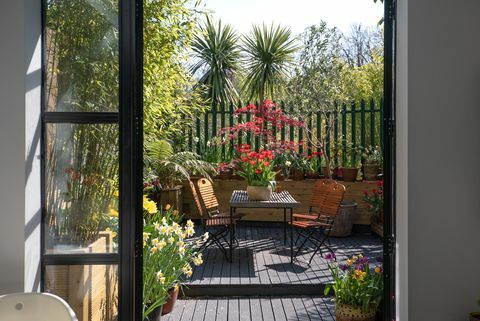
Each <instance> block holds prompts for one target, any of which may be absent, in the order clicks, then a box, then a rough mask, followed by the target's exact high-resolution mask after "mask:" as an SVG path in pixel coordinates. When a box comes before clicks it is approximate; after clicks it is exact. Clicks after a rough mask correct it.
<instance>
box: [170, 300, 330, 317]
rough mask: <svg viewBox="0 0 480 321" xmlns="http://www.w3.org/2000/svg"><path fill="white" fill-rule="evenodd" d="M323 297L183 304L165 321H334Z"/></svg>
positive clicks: (190, 302)
mask: <svg viewBox="0 0 480 321" xmlns="http://www.w3.org/2000/svg"><path fill="white" fill-rule="evenodd" d="M329 300H330V299H328V298H322V297H309V296H301V297H292V298H291V297H281V298H280V297H251V298H246V297H242V298H215V299H204V298H199V299H182V300H179V301H178V302H177V304H176V306H175V308H174V310H173V312H172V313H170V314H169V315H166V316H163V317H162V320H168V321H171V320H172V321H173V320H181V321H199V320H202V321H334V320H335V318H334V317H333V316H334V315H335V308H334V304H333V303H332V302H329Z"/></svg>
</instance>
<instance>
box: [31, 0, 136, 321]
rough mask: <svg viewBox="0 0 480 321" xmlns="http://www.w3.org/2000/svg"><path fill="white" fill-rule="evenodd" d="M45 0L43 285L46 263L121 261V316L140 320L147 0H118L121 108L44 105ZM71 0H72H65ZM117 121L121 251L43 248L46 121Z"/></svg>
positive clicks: (125, 319) (122, 320)
mask: <svg viewBox="0 0 480 321" xmlns="http://www.w3.org/2000/svg"><path fill="white" fill-rule="evenodd" d="M47 1H48V0H42V13H41V14H42V91H41V106H42V107H41V108H42V117H41V123H42V124H41V125H42V126H41V127H42V134H41V135H42V142H41V151H40V152H41V200H42V210H41V211H42V218H41V244H40V247H41V249H40V250H41V259H40V264H41V291H45V285H44V275H45V270H46V266H48V265H110V264H113V265H118V275H119V284H118V289H119V294H118V304H119V311H118V312H119V319H118V320H119V321H141V316H142V310H141V305H142V232H143V220H142V216H143V209H142V189H143V182H142V176H143V92H142V90H143V88H142V86H143V47H142V46H143V1H142V0H119V1H118V5H119V7H118V9H119V13H118V21H119V66H120V68H119V110H118V112H85V113H84V112H49V111H46V102H45V92H44V91H45V81H46V72H47V68H46V67H47V62H46V55H45V49H46V44H45V40H46V37H45V35H46V9H47ZM67 1H71V0H67ZM52 123H64V124H118V126H119V145H120V146H119V192H120V194H119V195H120V196H119V218H120V220H119V252H118V253H106V254H45V239H44V236H45V217H46V214H47V213H46V197H45V182H46V179H45V165H46V164H45V128H46V125H47V124H52Z"/></svg>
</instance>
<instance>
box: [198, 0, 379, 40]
mask: <svg viewBox="0 0 480 321" xmlns="http://www.w3.org/2000/svg"><path fill="white" fill-rule="evenodd" d="M203 4H204V6H205V8H206V9H209V10H212V11H213V12H214V17H215V18H219V17H220V18H221V19H222V21H223V22H225V23H229V24H231V25H233V26H234V27H235V29H236V30H237V31H238V32H239V33H243V34H245V33H249V32H250V30H251V26H252V24H262V23H263V22H265V23H267V24H268V25H269V24H271V23H272V22H274V23H280V24H282V25H285V26H288V27H290V29H291V30H292V32H293V33H294V34H299V33H301V32H302V31H303V30H304V29H305V27H307V26H310V25H312V24H317V23H319V22H320V20H325V21H326V22H327V25H328V26H329V27H338V28H339V29H340V30H341V31H342V32H344V33H348V31H349V30H350V26H351V25H352V24H355V23H361V24H362V25H364V26H376V25H377V23H378V21H379V20H380V19H381V18H382V16H383V5H382V4H381V3H380V2H379V1H378V2H377V3H374V2H373V0H288V1H287V0H204V1H203Z"/></svg>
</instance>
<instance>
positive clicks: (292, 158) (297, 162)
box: [288, 151, 308, 181]
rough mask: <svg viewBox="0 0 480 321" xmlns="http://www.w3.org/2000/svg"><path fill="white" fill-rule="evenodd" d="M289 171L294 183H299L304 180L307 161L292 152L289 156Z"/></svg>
mask: <svg viewBox="0 0 480 321" xmlns="http://www.w3.org/2000/svg"><path fill="white" fill-rule="evenodd" d="M288 155H289V169H290V171H289V172H290V177H291V178H292V179H293V180H294V181H301V180H304V179H305V172H306V170H307V168H308V164H307V159H306V158H305V157H303V155H301V154H298V153H296V152H294V151H292V152H290V153H289V154H288Z"/></svg>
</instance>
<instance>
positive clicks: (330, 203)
mask: <svg viewBox="0 0 480 321" xmlns="http://www.w3.org/2000/svg"><path fill="white" fill-rule="evenodd" d="M344 195H345V186H344V185H342V184H338V183H337V182H336V181H333V180H319V181H317V182H316V183H315V186H314V188H313V191H312V198H311V200H310V207H309V211H308V213H307V214H293V221H292V222H291V224H292V226H293V227H295V229H296V231H297V233H298V237H297V240H296V241H295V244H297V243H298V241H299V239H300V237H303V242H302V244H301V245H300V247H299V248H298V250H297V252H296V253H295V255H294V256H295V257H297V256H298V254H299V253H300V251H301V250H302V248H303V247H304V246H305V244H306V243H307V242H308V241H309V242H311V243H313V244H314V246H315V250H314V252H313V254H312V257H311V258H310V260H309V261H308V265H310V264H311V263H312V260H313V258H314V256H315V255H316V254H317V252H318V251H320V254H322V246H324V247H326V248H327V249H328V250H329V251H330V252H332V253H334V252H333V250H332V249H331V247H330V240H329V236H330V232H331V230H332V228H333V224H334V222H335V217H336V216H337V213H338V210H339V209H340V205H341V203H342V201H343V197H344Z"/></svg>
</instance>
